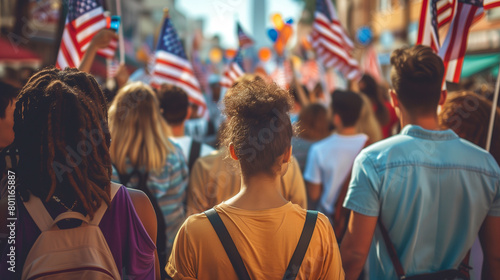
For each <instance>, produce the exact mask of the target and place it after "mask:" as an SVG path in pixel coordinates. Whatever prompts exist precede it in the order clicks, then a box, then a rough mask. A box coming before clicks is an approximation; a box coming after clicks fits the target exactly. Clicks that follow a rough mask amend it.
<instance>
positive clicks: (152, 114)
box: [108, 82, 188, 273]
mask: <svg viewBox="0 0 500 280" xmlns="http://www.w3.org/2000/svg"><path fill="white" fill-rule="evenodd" d="M108 117H109V127H110V132H111V139H112V143H111V148H110V155H111V160H112V162H113V165H114V168H113V177H112V179H113V180H115V181H119V182H120V183H122V184H124V185H126V186H128V187H132V188H137V189H140V190H142V191H144V192H145V193H146V194H147V195H148V196H149V197H150V199H151V202H152V203H153V206H154V207H155V210H156V214H157V220H158V242H157V248H158V255H159V259H160V267H161V268H163V267H165V264H166V260H167V257H168V256H169V254H170V250H171V248H172V243H173V241H174V238H175V235H176V234H177V230H178V229H179V228H180V226H181V225H182V223H183V222H184V219H185V209H184V198H185V190H186V187H187V180H188V169H187V165H186V161H185V159H184V155H183V154H182V151H181V149H180V147H179V146H177V145H175V144H174V143H173V142H171V141H170V140H169V137H170V136H171V133H170V128H169V126H168V125H167V123H166V122H165V120H164V119H163V117H162V115H161V113H160V108H159V102H158V99H157V97H156V95H155V93H154V92H153V90H152V89H151V88H150V87H149V86H147V85H145V84H143V83H142V82H136V83H131V84H129V85H127V86H125V87H123V88H122V89H121V90H120V91H119V92H118V94H117V95H116V97H115V99H114V100H113V102H112V103H111V107H110V108H109V116H108ZM162 271H164V270H163V269H162ZM162 273H163V272H162Z"/></svg>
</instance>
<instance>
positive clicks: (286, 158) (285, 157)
mask: <svg viewBox="0 0 500 280" xmlns="http://www.w3.org/2000/svg"><path fill="white" fill-rule="evenodd" d="M291 158H292V146H290V149H288V150H287V151H285V153H284V154H283V163H287V162H289V161H290V160H291Z"/></svg>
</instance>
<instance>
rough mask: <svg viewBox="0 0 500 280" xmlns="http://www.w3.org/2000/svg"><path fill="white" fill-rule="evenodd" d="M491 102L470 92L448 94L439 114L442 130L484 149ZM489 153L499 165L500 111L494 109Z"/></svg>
mask: <svg viewBox="0 0 500 280" xmlns="http://www.w3.org/2000/svg"><path fill="white" fill-rule="evenodd" d="M491 105H492V102H491V101H489V100H488V99H486V98H485V97H483V96H481V95H478V94H475V93H474V92H471V91H463V92H454V93H450V95H449V96H448V98H447V99H446V102H445V103H444V105H443V107H442V109H441V112H440V114H439V124H440V125H441V127H442V128H444V129H446V128H449V129H452V130H453V131H455V133H457V134H458V135H459V136H460V137H462V138H464V139H466V140H469V141H471V142H472V143H474V144H476V145H478V146H480V147H482V148H485V147H486V138H487V137H488V125H487V124H488V123H489V121H490V114H491ZM490 153H491V155H493V157H494V158H495V160H496V161H497V163H498V164H500V109H499V108H497V109H496V114H495V124H494V127H493V135H492V139H491V147H490Z"/></svg>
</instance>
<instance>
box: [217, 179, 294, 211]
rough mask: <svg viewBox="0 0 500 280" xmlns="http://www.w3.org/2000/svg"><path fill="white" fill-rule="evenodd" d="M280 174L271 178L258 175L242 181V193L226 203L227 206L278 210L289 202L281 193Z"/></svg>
mask: <svg viewBox="0 0 500 280" xmlns="http://www.w3.org/2000/svg"><path fill="white" fill-rule="evenodd" d="M280 187H281V180H280V176H279V174H278V175H276V176H269V175H265V174H258V175H254V176H251V177H249V178H244V177H243V176H242V179H241V188H240V192H239V193H238V194H237V195H235V196H233V197H232V198H230V199H229V200H227V201H226V204H228V205H231V206H234V207H236V208H240V209H245V210H253V211H255V210H265V209H272V208H278V207H281V206H283V205H285V204H286V203H288V201H287V200H286V199H285V198H283V195H282V194H281V191H280Z"/></svg>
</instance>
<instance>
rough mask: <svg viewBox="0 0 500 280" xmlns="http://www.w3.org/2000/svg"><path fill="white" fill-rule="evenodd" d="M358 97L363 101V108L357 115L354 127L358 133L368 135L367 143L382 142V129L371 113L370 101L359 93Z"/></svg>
mask: <svg viewBox="0 0 500 280" xmlns="http://www.w3.org/2000/svg"><path fill="white" fill-rule="evenodd" d="M359 95H360V96H361V98H362V99H363V107H361V113H360V114H359V120H358V123H357V124H356V127H357V129H358V131H359V132H361V133H364V134H366V135H368V141H370V143H375V142H377V141H380V140H382V128H381V127H380V123H379V122H378V121H377V117H376V116H375V113H374V112H373V109H372V104H371V102H370V99H369V98H368V97H367V96H366V95H365V94H363V93H359Z"/></svg>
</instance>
